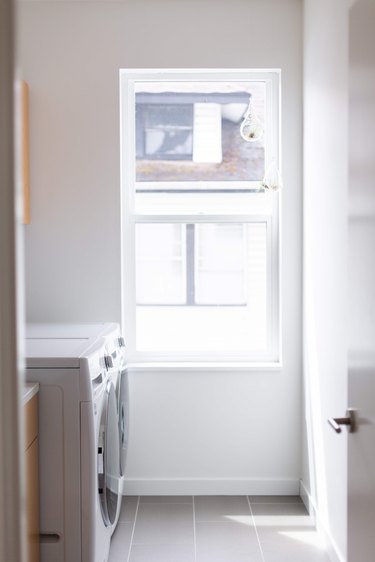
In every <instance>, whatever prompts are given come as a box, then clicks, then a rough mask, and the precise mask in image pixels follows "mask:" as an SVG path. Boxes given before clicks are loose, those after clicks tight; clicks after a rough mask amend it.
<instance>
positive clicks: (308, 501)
mask: <svg viewBox="0 0 375 562" xmlns="http://www.w3.org/2000/svg"><path fill="white" fill-rule="evenodd" d="M299 495H300V496H301V499H302V501H303V503H304V504H305V507H306V509H307V511H308V512H309V514H310V516H311V517H312V519H313V520H314V522H315V525H316V528H317V529H318V530H319V531H320V532H321V533H322V535H323V538H324V541H325V544H326V548H327V553H328V556H329V557H330V559H331V562H346V561H345V559H344V558H343V556H342V555H341V554H340V552H339V549H338V548H337V545H336V543H335V541H334V540H333V538H332V535H331V533H330V532H329V531H328V529H327V528H326V525H325V524H324V523H323V521H322V518H321V517H320V514H319V509H318V507H317V505H316V502H315V500H314V498H313V497H312V496H311V494H310V492H309V490H308V489H307V487H306V486H305V484H304V483H303V482H302V480H301V482H300V491H299Z"/></svg>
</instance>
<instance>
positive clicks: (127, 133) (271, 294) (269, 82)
mask: <svg viewBox="0 0 375 562" xmlns="http://www.w3.org/2000/svg"><path fill="white" fill-rule="evenodd" d="M147 81H173V82H179V81H181V82H183V81H192V82H193V81H196V82H200V81H204V82H210V81H212V82H220V81H228V82H235V81H262V82H264V83H265V85H266V112H265V115H266V122H265V123H264V129H265V169H267V167H268V166H269V165H270V163H271V161H275V162H276V164H277V166H278V168H279V169H280V171H281V135H280V131H281V126H280V125H281V111H280V107H281V72H280V70H279V69H260V70H259V69H256V70H253V69H244V70H242V69H241V70H233V69H223V70H207V69H199V70H172V69H168V70H166V69H142V70H134V69H131V70H125V69H121V70H120V137H121V212H122V215H121V222H122V288H121V290H122V326H123V329H124V333H125V337H126V340H127V349H128V361H129V363H130V364H131V365H132V366H133V368H137V367H138V368H141V369H143V368H154V369H156V370H158V369H166V368H168V367H170V368H172V369H179V368H181V369H183V370H184V369H189V368H197V367H200V368H208V369H211V368H212V369H215V370H217V369H226V368H231V369H233V368H234V369H239V370H241V369H243V370H248V369H255V370H259V369H270V368H271V369H272V368H276V369H278V368H279V367H280V366H281V361H282V358H281V310H280V309H281V306H280V303H281V299H280V291H281V287H280V285H281V283H280V279H281V275H280V266H281V263H280V247H281V228H280V226H281V221H280V216H281V193H280V192H277V193H274V192H264V193H257V194H255V193H254V196H256V197H271V198H272V212H271V214H269V215H261V214H253V213H251V212H250V213H248V214H230V215H227V214H226V215H223V214H204V215H202V214H201V213H199V214H181V213H178V214H176V213H169V211H168V209H167V210H166V211H165V213H160V214H159V213H153V214H149V213H147V214H146V213H144V212H142V213H139V212H138V213H136V210H135V190H136V180H135V178H136V169H135V162H136V158H135V84H136V83H137V82H147ZM151 183H152V182H151ZM164 183H168V185H169V186H170V187H171V188H173V186H174V185H175V187H178V186H180V185H181V184H180V183H179V182H177V183H176V184H174V183H173V182H164ZM195 183H198V182H195ZM235 183H236V185H238V186H239V187H246V188H254V189H259V187H260V181H249V182H235ZM209 184H210V182H199V186H200V187H201V188H205V187H206V189H207V188H208V189H209V187H210V185H209ZM215 185H216V186H217V185H220V186H222V187H225V186H226V185H228V182H226V181H223V182H217V181H215ZM142 186H145V182H142ZM165 222H167V223H172V222H178V223H181V222H182V223H202V222H203V223H220V222H223V223H229V222H234V223H241V222H243V223H247V222H250V223H253V222H265V223H267V271H268V272H269V274H268V275H267V293H268V298H267V304H268V305H269V306H268V309H267V330H268V349H267V352H266V353H258V354H254V353H247V354H238V353H236V354H230V353H228V352H223V353H222V354H219V353H215V355H214V356H209V355H206V354H202V353H201V354H194V353H189V354H182V353H172V352H171V353H166V352H160V353H155V352H152V353H151V352H147V353H146V352H140V351H137V350H136V342H135V337H136V329H135V328H136V299H135V289H136V287H135V226H136V224H138V223H165Z"/></svg>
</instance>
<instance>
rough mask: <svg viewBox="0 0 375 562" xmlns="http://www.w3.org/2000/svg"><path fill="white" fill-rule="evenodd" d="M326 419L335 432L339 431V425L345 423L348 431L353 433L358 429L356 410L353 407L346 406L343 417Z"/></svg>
mask: <svg viewBox="0 0 375 562" xmlns="http://www.w3.org/2000/svg"><path fill="white" fill-rule="evenodd" d="M327 421H328V423H329V425H330V426H331V427H332V429H334V430H335V431H336V433H341V431H342V430H341V427H340V426H341V425H346V426H347V428H348V430H349V433H355V432H356V431H357V430H358V420H357V410H356V409H355V408H348V409H347V410H346V416H345V417H344V418H328V420H327Z"/></svg>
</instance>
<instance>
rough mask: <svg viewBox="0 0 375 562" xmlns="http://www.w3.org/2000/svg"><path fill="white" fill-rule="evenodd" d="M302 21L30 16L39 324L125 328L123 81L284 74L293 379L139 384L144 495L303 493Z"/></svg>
mask: <svg viewBox="0 0 375 562" xmlns="http://www.w3.org/2000/svg"><path fill="white" fill-rule="evenodd" d="M301 11H302V6H301V2H300V0H282V1H281V0H232V1H231V2H227V1H218V0H205V1H202V0H199V1H198V0H190V1H181V2H174V1H172V0H158V1H157V2H156V1H153V0H130V1H127V2H110V1H105V2H89V1H87V2H74V1H73V2H65V1H59V2H48V1H47V2H39V1H36V2H27V1H21V2H20V4H19V31H20V34H19V37H20V41H19V58H20V63H21V66H22V69H23V77H24V79H26V80H27V81H28V82H29V84H30V90H31V135H32V139H31V142H32V145H31V175H32V188H31V189H32V209H31V212H32V216H31V225H30V227H28V228H27V232H26V243H27V246H26V250H27V263H26V266H27V271H26V281H27V311H28V318H29V320H33V321H49V320H52V321H67V320H69V321H97V320H119V319H120V310H121V306H120V304H121V303H120V300H121V299H120V251H121V248H120V178H119V169H120V164H119V122H118V121H119V109H118V103H119V102H118V69H119V68H121V67H123V68H127V67H128V68H132V67H135V68H137V67H140V68H141V67H146V68H153V67H161V68H162V67H166V68H168V67H171V68H179V67H182V68H183V67H187V68H189V67H190V68H194V67H203V68H210V67H217V68H232V67H233V68H252V67H253V68H262V67H273V68H277V67H280V68H281V69H282V88H283V107H282V118H283V176H284V184H285V189H284V194H283V247H282V259H283V279H282V281H283V289H282V290H283V294H282V303H283V325H282V333H283V368H282V370H281V371H280V372H250V373H230V372H227V373H225V372H224V373H213V372H202V373H198V372H197V373H191V372H190V373H189V372H185V373H184V372H180V373H171V372H137V373H133V374H132V375H131V381H130V382H131V401H132V404H131V406H132V409H131V445H130V451H129V459H128V483H127V491H129V492H132V493H142V492H146V493H158V492H159V493H164V492H168V491H169V492H171V493H194V492H198V493H199V491H202V492H204V491H207V493H210V492H211V491H212V492H219V493H220V491H222V492H223V493H225V492H227V493H231V492H232V493H235V492H236V493H237V492H238V493H242V492H248V493H254V492H255V493H256V492H257V491H259V492H260V493H267V492H269V493H273V492H275V493H278V492H280V493H283V492H286V493H288V492H297V491H298V480H299V477H300V454H301V451H300V441H301V430H300V417H301V409H300V402H301V400H300V396H301V197H302V189H301V153H302V146H301V130H302V125H301V114H302V109H301V97H302V93H301V90H302V67H301V58H302V36H301V25H302V23H301ZM155 479H159V480H155ZM176 479H177V480H176ZM207 479H208V480H209V481H208V482H207Z"/></svg>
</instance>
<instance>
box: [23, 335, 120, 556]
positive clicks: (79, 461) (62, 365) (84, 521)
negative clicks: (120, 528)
mask: <svg viewBox="0 0 375 562" xmlns="http://www.w3.org/2000/svg"><path fill="white" fill-rule="evenodd" d="M105 329H108V325H107V326H106V328H105ZM33 330H34V331H33ZM103 330H104V326H103V325H100V328H98V326H97V327H96V328H95V329H94V328H93V327H92V332H91V333H90V335H86V337H83V333H82V332H79V331H77V332H76V334H75V336H73V337H63V336H62V334H61V333H59V332H58V330H57V331H55V333H53V330H52V331H50V332H49V335H47V334H46V333H43V330H42V331H41V332H39V334H40V337H39V336H38V335H37V333H36V331H35V329H34V328H32V327H31V326H28V329H27V333H26V335H27V338H26V379H27V381H29V382H39V383H40V394H39V436H40V509H41V514H40V531H41V560H42V562H106V561H107V560H108V555H109V546H110V537H111V534H112V531H113V525H114V524H115V521H116V518H117V517H118V512H119V505H120V500H121V490H120V489H119V485H120V454H119V440H120V437H119V431H118V427H119V426H118V423H119V420H118V399H117V394H116V388H115V385H114V381H113V376H112V373H111V369H112V367H110V365H109V361H108V357H107V358H106V356H107V347H106V345H107V344H106V338H105V335H104V333H103ZM86 334H87V332H86ZM42 336H43V337H42ZM60 336H61V337H60Z"/></svg>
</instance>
